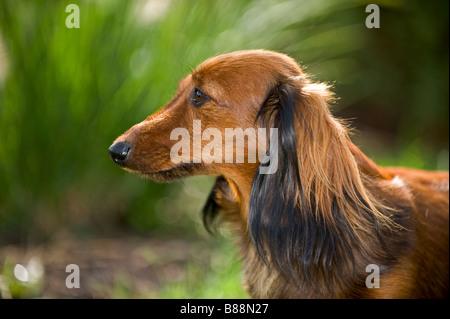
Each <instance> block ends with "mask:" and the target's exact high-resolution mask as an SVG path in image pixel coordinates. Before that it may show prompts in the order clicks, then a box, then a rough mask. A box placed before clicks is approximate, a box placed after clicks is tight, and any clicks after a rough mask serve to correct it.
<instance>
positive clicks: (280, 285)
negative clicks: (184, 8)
mask: <svg viewBox="0 0 450 319" xmlns="http://www.w3.org/2000/svg"><path fill="white" fill-rule="evenodd" d="M332 98H333V96H332V94H331V93H330V91H329V89H328V86H327V85H325V84H321V83H313V82H312V81H311V80H310V78H309V77H308V76H307V75H305V74H304V73H303V72H302V70H301V69H300V67H299V65H298V64H297V63H296V62H295V61H294V60H293V59H292V58H290V57H288V56H286V55H284V54H280V53H275V52H270V51H263V50H250V51H239V52H233V53H229V54H224V55H219V56H216V57H213V58H211V59H208V60H207V61H205V62H203V63H202V64H200V65H199V66H198V67H197V68H196V69H195V70H194V71H193V72H192V73H191V74H190V75H188V76H187V77H186V78H184V79H183V80H181V81H180V83H179V84H178V92H177V93H176V95H175V97H174V98H173V99H172V101H170V102H169V103H168V104H167V105H166V106H165V107H164V108H163V109H161V110H160V111H159V112H157V113H156V114H154V115H152V116H150V117H148V118H147V119H146V120H145V121H143V122H141V123H139V124H137V125H135V126H133V127H131V128H130V129H129V130H128V131H127V132H125V133H124V134H123V135H121V136H120V137H119V138H118V139H117V140H116V141H115V142H114V144H113V145H111V147H110V148H109V153H110V156H111V157H112V159H113V160H114V162H116V163H117V164H119V165H121V166H122V167H124V168H125V169H126V170H127V171H130V172H134V173H137V174H139V175H141V176H143V177H147V178H151V179H153V180H155V181H171V180H174V179H179V178H182V177H185V176H192V175H212V176H216V177H217V179H216V184H215V186H214V188H213V190H212V192H211V194H210V196H209V198H208V201H207V203H206V205H205V208H204V212H203V219H204V223H205V226H206V227H210V226H212V224H213V222H214V221H215V220H216V219H217V217H220V218H221V219H222V220H224V221H228V222H229V223H230V224H231V226H232V227H233V228H234V229H236V231H237V234H238V237H239V241H238V243H239V246H240V254H241V257H242V259H243V271H244V282H245V288H246V290H247V292H248V293H249V295H250V296H251V297H254V298H446V297H448V286H449V276H448V274H449V236H448V233H449V174H448V172H427V171H422V170H416V169H409V168H385V167H380V166H378V165H376V164H375V163H374V162H373V161H371V160H370V159H369V158H367V157H366V156H365V155H364V154H363V153H362V152H361V151H360V150H359V149H358V148H357V147H356V146H355V145H354V144H352V142H351V141H350V139H349V136H348V132H347V129H346V127H345V125H344V124H343V123H342V122H340V121H339V120H337V119H336V118H334V117H333V116H332V114H331V112H330V110H329V104H330V101H331V99H332ZM196 126H201V128H200V127H196ZM202 128H203V129H204V130H203V135H202V134H201V133H200V135H199V129H200V130H201V129H202ZM236 128H242V130H243V131H244V130H246V131H245V132H250V131H251V130H250V131H249V130H247V129H249V128H250V129H253V131H254V132H257V133H258V145H260V144H262V143H260V140H261V141H263V142H264V141H265V140H267V141H268V145H266V146H264V147H265V149H264V152H265V153H266V155H270V156H269V161H266V162H264V163H263V161H262V160H261V157H260V156H258V157H257V160H256V161H251V160H244V161H239V160H237V159H234V157H233V156H234V155H233V153H235V152H237V151H238V146H236V145H235V146H233V147H229V145H228V144H229V143H230V142H233V143H234V141H235V140H236V143H237V144H239V142H240V144H239V145H241V146H242V145H243V146H244V155H249V153H250V151H252V150H251V149H250V146H249V145H250V140H251V138H250V135H251V134H247V135H245V136H244V140H242V138H239V137H237V135H236V136H231V139H230V138H229V137H227V133H229V131H227V130H230V129H236ZM270 128H276V129H277V134H276V135H271V134H269V133H270V131H269V129H270ZM177 129H178V131H177ZM264 129H267V131H265V130H264ZM206 130H208V134H206V136H205V132H206ZM174 132H178V133H176V134H174ZM200 132H201V131H200ZM261 132H262V134H259V133H261ZM196 135H197V136H196ZM213 137H214V138H215V139H216V141H214V143H216V144H214V147H211V143H212V140H213ZM191 138H192V139H191ZM183 139H184V141H185V142H186V141H187V142H190V143H189V144H187V145H188V146H186V145H181V146H180V145H177V143H180V142H181V140H183ZM238 140H240V141H238ZM233 145H234V144H233ZM263 145H265V144H263ZM272 145H277V147H276V148H272V147H271V146H272ZM222 146H223V147H222ZM253 147H254V144H253V145H252V147H251V148H253ZM205 149H206V151H205ZM180 151H182V152H181V155H180ZM198 152H202V154H200V156H199V155H198ZM212 153H215V154H212ZM205 154H206V156H205ZM201 155H203V156H201ZM209 155H211V156H209ZM230 156H231V157H230ZM226 158H227V159H228V160H227V159H226ZM230 158H231V159H233V160H232V161H230V160H229V159H230ZM249 159H250V157H249ZM264 159H267V158H264ZM273 162H276V164H277V165H276V169H275V170H273V171H272V172H269V173H267V172H266V173H263V172H262V170H263V169H264V168H267V165H268V164H271V163H273Z"/></svg>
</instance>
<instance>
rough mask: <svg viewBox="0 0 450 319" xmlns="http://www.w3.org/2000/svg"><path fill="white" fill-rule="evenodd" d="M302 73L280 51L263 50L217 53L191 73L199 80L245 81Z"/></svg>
mask: <svg viewBox="0 0 450 319" xmlns="http://www.w3.org/2000/svg"><path fill="white" fill-rule="evenodd" d="M300 74H302V72H301V70H300V67H299V66H298V64H297V62H295V60H293V59H292V58H290V57H289V56H287V55H285V54H281V53H276V52H272V51H265V50H246V51H236V52H231V53H226V54H222V55H218V56H215V57H212V58H210V59H207V60H206V61H204V62H203V63H201V64H200V65H199V66H198V67H197V68H196V69H195V70H194V72H193V73H192V77H193V79H194V80H197V81H199V82H201V81H202V80H205V81H209V80H211V79H215V80H217V79H218V78H224V79H229V80H231V81H235V80H236V79H239V78H240V79H241V80H243V81H245V79H246V78H247V77H252V78H254V77H255V76H256V77H258V78H260V79H261V80H262V77H266V80H268V78H270V77H276V76H280V75H285V76H295V75H300Z"/></svg>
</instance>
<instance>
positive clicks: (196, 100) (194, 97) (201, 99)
mask: <svg viewBox="0 0 450 319" xmlns="http://www.w3.org/2000/svg"><path fill="white" fill-rule="evenodd" d="M208 100H209V96H208V95H206V94H205V93H203V92H202V91H200V90H199V89H198V88H195V89H193V90H192V92H191V103H192V105H194V106H201V105H203V104H204V103H205V102H206V101H208Z"/></svg>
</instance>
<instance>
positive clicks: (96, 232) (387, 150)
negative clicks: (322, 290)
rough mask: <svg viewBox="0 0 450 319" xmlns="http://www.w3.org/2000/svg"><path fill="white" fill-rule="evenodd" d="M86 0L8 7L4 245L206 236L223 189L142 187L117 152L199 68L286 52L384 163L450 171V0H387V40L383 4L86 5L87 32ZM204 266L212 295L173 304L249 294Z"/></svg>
mask: <svg viewBox="0 0 450 319" xmlns="http://www.w3.org/2000/svg"><path fill="white" fill-rule="evenodd" d="M72 2H73V1H70V0H61V1H52V0H36V1H14V0H2V1H0V128H1V129H0V185H1V186H0V190H1V191H0V247H2V246H4V245H7V244H11V243H17V244H22V245H24V244H27V243H45V242H51V241H55V240H57V239H58V238H59V237H60V236H61V234H64V233H66V232H70V233H73V234H75V236H78V237H80V238H89V237H97V236H100V237H101V236H108V235H110V234H111V233H116V232H130V233H134V234H135V233H138V234H142V235H152V236H158V235H162V234H164V235H167V234H174V235H175V234H176V235H180V234H183V236H187V237H190V238H197V237H198V236H199V233H201V232H202V230H201V228H202V226H201V223H200V220H199V217H198V214H199V211H200V209H201V207H202V205H203V202H204V201H205V199H206V197H207V194H208V191H209V189H210V187H211V185H212V183H213V180H212V178H208V177H200V178H192V179H189V181H184V182H176V183H172V184H156V183H153V182H151V181H145V180H140V179H139V178H137V177H136V176H132V175H130V174H127V173H125V172H123V171H121V170H119V169H118V168H117V167H116V166H115V165H114V164H113V163H112V162H111V161H110V159H109V158H108V155H107V148H108V146H109V145H110V144H111V143H112V141H113V140H114V139H115V138H116V137H117V136H118V135H119V134H121V133H122V132H123V131H125V130H126V129H128V128H129V127H130V126H131V125H133V124H135V123H137V122H140V121H142V120H143V119H144V118H145V117H146V116H148V115H149V114H151V113H152V112H154V111H155V110H156V109H158V108H159V107H161V106H163V105H164V103H166V102H167V101H168V100H169V99H170V97H171V96H172V94H173V93H174V92H175V90H176V87H177V86H176V84H177V81H178V80H179V79H180V78H181V77H183V76H184V75H186V74H187V73H189V72H190V70H191V69H192V68H194V67H195V66H196V65H197V64H198V63H200V62H201V61H203V60H204V59H206V58H207V57H209V56H212V55H216V54H219V53H224V52H229V51H233V50H241V49H250V48H264V49H272V50H277V51H281V52H284V53H287V54H290V55H291V56H293V57H295V58H296V59H297V60H298V61H300V62H301V63H302V64H303V65H304V66H305V68H306V71H307V72H308V73H311V74H313V78H314V79H315V80H320V81H327V82H331V83H333V84H334V87H335V91H336V93H337V96H338V97H340V100H339V102H338V103H337V105H336V106H335V108H334V110H335V113H336V114H337V115H338V116H341V117H345V118H355V120H354V121H353V124H354V126H356V128H357V129H358V130H359V132H360V133H357V134H356V136H355V139H356V142H357V144H358V145H359V146H360V147H361V148H362V149H363V150H364V151H365V152H367V154H368V155H369V156H371V157H372V158H374V159H375V160H376V161H377V162H378V163H380V164H382V165H401V166H412V167H417V168H426V169H436V168H439V169H448V148H449V146H448V142H449V140H448V110H449V106H448V41H447V40H446V39H448V20H449V19H448V2H447V1H434V2H427V3H425V2H423V1H408V2H406V1H400V0H392V1H388V0H383V1H379V2H378V4H379V5H380V7H381V28H380V29H378V30H373V29H372V30H369V29H367V28H365V25H364V21H365V17H366V16H367V14H366V13H365V10H364V8H365V6H366V5H367V4H368V3H370V1H352V0H345V1H344V0H341V1H330V0H287V1H283V0H231V1H228V0H218V1H209V0H195V1H194V0H172V1H158V0H148V1H144V0H131V1H121V0H108V1H88V0H80V1H77V2H76V3H77V4H78V5H79V7H80V18H81V21H80V25H81V27H80V28H79V29H68V28H66V26H65V19H66V17H67V15H68V13H66V12H65V8H66V6H67V5H68V4H70V3H72ZM228 253H229V252H228V251H227V250H226V249H225V250H224V252H223V254H224V256H227V254H228ZM217 258H219V259H220V258H221V257H217ZM233 265H234V264H233ZM189 267H190V268H191V269H192V271H191V272H192V274H191V275H192V276H193V279H192V280H188V282H189V283H191V282H193V281H195V280H198V281H200V282H205V283H206V284H205V285H204V286H201V287H191V286H189V285H190V284H189V285H184V284H183V283H175V284H170V285H168V286H167V287H166V288H164V289H163V295H162V296H165V297H182V296H192V297H206V296H208V295H209V294H211V295H215V296H222V295H220V293H221V292H220V289H221V288H220V287H224V286H227V285H231V287H230V288H229V292H227V291H228V288H227V289H225V292H224V294H223V296H232V295H233V291H235V293H236V296H242V294H241V291H240V290H239V289H238V288H237V285H238V284H239V283H240V280H239V279H238V276H239V274H238V271H237V269H238V267H237V266H233V267H232V268H231V269H230V273H229V274H228V273H227V274H225V275H223V274H222V276H221V277H220V278H216V277H214V270H212V274H209V273H206V274H205V273H203V272H202V271H201V270H200V269H197V268H198V265H197V264H193V265H190V266H189ZM194 279H195V280H194ZM235 285H236V286H235ZM122 286H124V287H126V284H124V285H122ZM120 287H121V284H120V283H118V288H117V291H118V292H117V293H118V294H122V293H121V292H120V291H121V288H120ZM227 287H228V286H227ZM216 288H217V291H218V294H215V293H214V292H213V291H212V292H211V291H209V289H212V290H214V289H216ZM124 289H125V288H124ZM123 294H124V295H126V289H125V292H124V293H123Z"/></svg>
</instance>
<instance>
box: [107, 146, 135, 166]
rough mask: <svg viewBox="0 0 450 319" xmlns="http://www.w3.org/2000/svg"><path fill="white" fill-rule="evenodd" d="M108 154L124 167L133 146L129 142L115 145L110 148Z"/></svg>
mask: <svg viewBox="0 0 450 319" xmlns="http://www.w3.org/2000/svg"><path fill="white" fill-rule="evenodd" d="M108 153H109V156H111V158H112V160H113V161H114V162H115V163H117V164H119V165H121V166H124V165H125V163H126V161H127V159H128V155H129V154H130V153H131V144H129V143H127V142H117V143H114V144H113V145H111V146H110V147H109V149H108Z"/></svg>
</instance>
